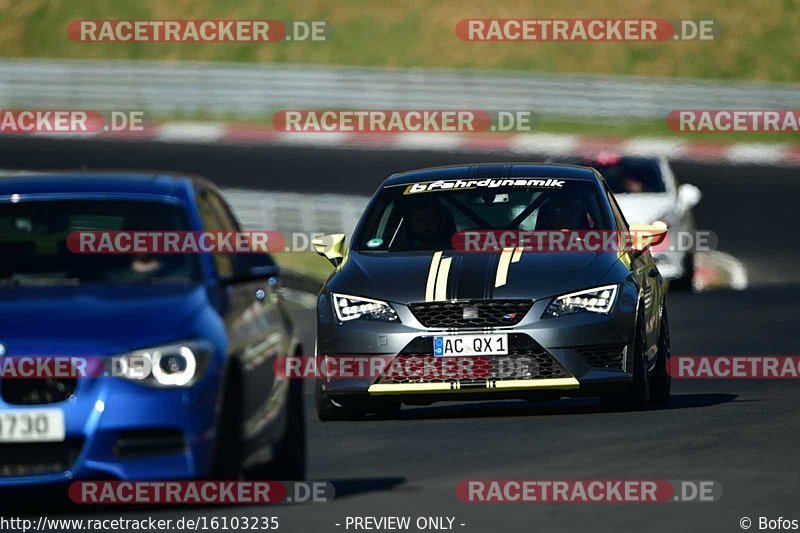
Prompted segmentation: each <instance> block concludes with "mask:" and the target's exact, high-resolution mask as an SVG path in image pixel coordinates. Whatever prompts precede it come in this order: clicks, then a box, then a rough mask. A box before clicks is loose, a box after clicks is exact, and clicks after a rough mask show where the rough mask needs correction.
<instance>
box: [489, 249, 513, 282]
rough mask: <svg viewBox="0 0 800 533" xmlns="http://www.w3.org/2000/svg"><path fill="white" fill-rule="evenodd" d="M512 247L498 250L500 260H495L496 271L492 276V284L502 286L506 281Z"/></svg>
mask: <svg viewBox="0 0 800 533" xmlns="http://www.w3.org/2000/svg"><path fill="white" fill-rule="evenodd" d="M513 253H514V248H503V251H502V252H500V261H498V262H497V273H496V274H495V277H494V286H495V287H502V286H503V285H505V284H506V281H508V267H509V265H510V264H511V254H513Z"/></svg>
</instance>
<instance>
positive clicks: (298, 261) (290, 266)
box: [272, 252, 333, 284]
mask: <svg viewBox="0 0 800 533" xmlns="http://www.w3.org/2000/svg"><path fill="white" fill-rule="evenodd" d="M272 256H273V257H274V258H275V260H276V261H277V262H278V265H280V267H281V268H282V269H284V270H286V271H288V272H291V273H292V274H295V275H296V276H301V277H303V278H307V279H310V280H314V281H318V282H319V283H320V284H322V282H324V281H325V280H326V279H328V276H329V275H330V273H331V272H333V266H332V265H331V264H330V262H329V261H328V260H327V259H325V258H324V257H322V256H320V255H317V254H315V253H313V252H278V253H274V254H272Z"/></svg>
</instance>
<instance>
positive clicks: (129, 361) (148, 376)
mask: <svg viewBox="0 0 800 533" xmlns="http://www.w3.org/2000/svg"><path fill="white" fill-rule="evenodd" d="M213 352H214V347H213V345H212V344H211V343H210V342H208V341H205V340H190V341H184V342H176V343H173V344H164V345H161V346H154V347H152V348H146V349H143V350H135V351H133V352H129V353H126V354H122V355H120V356H118V357H116V358H115V366H116V369H115V375H119V376H121V377H123V378H124V379H127V380H130V381H134V382H136V383H141V384H142V385H147V386H150V387H159V388H164V387H189V386H191V385H193V384H195V383H196V382H197V381H198V380H199V379H200V378H201V377H202V376H203V375H204V373H205V370H206V367H207V366H208V361H209V359H210V358H211V355H212V354H213Z"/></svg>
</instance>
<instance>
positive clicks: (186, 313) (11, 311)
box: [0, 284, 208, 356]
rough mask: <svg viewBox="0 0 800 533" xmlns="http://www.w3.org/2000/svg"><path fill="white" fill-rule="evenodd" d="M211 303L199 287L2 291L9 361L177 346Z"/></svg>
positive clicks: (1, 322) (0, 333)
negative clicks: (11, 358) (22, 357)
mask: <svg viewBox="0 0 800 533" xmlns="http://www.w3.org/2000/svg"><path fill="white" fill-rule="evenodd" d="M207 302H208V299H207V294H206V290H205V288H204V287H202V286H198V285H164V284H155V285H138V284H137V285H113V286H112V285H91V284H90V285H81V286H69V287H14V288H3V289H0V344H3V345H4V347H5V350H6V352H7V353H8V354H9V355H74V356H78V355H86V356H97V355H112V354H115V353H122V352H125V351H129V350H133V349H138V348H146V347H148V346H153V345H156V344H161V343H164V342H171V341H175V340H178V339H180V338H182V337H184V336H185V335H187V334H188V333H189V323H190V322H191V321H192V319H193V318H194V317H195V316H196V315H197V313H198V312H199V311H200V310H201V309H202V308H203V306H204V305H205V304H206V303H207Z"/></svg>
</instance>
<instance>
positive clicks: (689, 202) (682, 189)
mask: <svg viewBox="0 0 800 533" xmlns="http://www.w3.org/2000/svg"><path fill="white" fill-rule="evenodd" d="M702 197H703V193H702V192H701V191H700V189H698V188H697V187H695V186H694V185H692V184H690V183H684V184H682V185H680V186H679V187H678V202H679V203H680V204H681V207H683V208H684V209H691V208H692V207H694V206H696V205H697V204H698V202H700V198H702Z"/></svg>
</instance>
